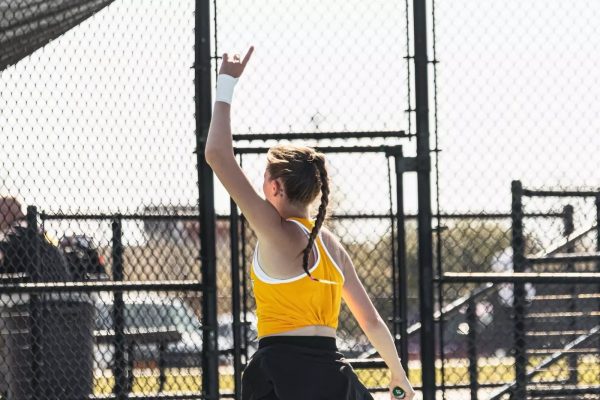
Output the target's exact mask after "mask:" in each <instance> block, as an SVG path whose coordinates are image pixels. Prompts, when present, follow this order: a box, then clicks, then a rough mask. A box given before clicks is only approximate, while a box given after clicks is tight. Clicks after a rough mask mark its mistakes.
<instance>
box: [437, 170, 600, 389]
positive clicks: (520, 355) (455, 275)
mask: <svg viewBox="0 0 600 400" xmlns="http://www.w3.org/2000/svg"><path fill="white" fill-rule="evenodd" d="M511 193H512V207H511V214H510V216H511V220H512V241H511V245H512V248H513V254H514V256H513V269H514V272H505V273H468V272H464V273H463V272H445V273H443V274H442V276H440V277H439V278H437V279H436V281H437V283H438V284H439V285H445V284H452V283H462V284H467V283H485V284H486V286H484V287H481V288H479V289H476V290H475V291H473V292H472V294H471V295H469V296H467V297H466V298H465V299H463V300H461V301H460V302H459V303H458V305H464V304H467V320H468V323H469V327H470V328H472V327H473V325H474V324H475V321H474V317H475V316H474V304H475V300H476V298H478V297H480V296H481V295H482V294H486V293H489V292H490V291H491V290H493V289H495V286H494V285H495V284H497V283H512V284H514V304H513V309H514V314H513V315H514V317H513V323H514V325H513V335H514V338H513V340H514V349H515V381H514V382H507V383H506V384H504V385H500V386H501V387H500V389H499V390H497V391H496V392H495V393H494V394H493V395H492V396H491V397H490V400H498V399H500V398H501V397H502V396H504V395H505V394H510V395H511V398H525V397H526V396H527V382H528V380H529V379H530V378H531V377H533V376H534V375H536V374H537V373H538V372H539V368H540V367H538V368H536V369H535V370H534V371H531V372H527V371H526V366H527V354H526V351H525V329H524V318H525V286H524V285H525V283H553V284H565V285H568V284H574V283H598V284H600V192H598V191H577V190H571V191H562V190H556V191H553V190H530V189H524V188H523V185H522V183H521V182H520V181H513V182H512V184H511ZM526 196H527V197H582V198H586V197H593V198H594V199H595V205H596V226H595V230H596V243H597V249H596V250H597V252H595V253H585V254H574V248H573V246H572V242H571V241H570V240H565V243H563V244H561V245H559V246H557V248H556V249H554V250H553V251H551V252H549V253H548V254H546V255H544V256H529V257H527V256H525V238H524V230H523V219H524V218H525V217H532V216H536V217H551V218H552V217H557V216H560V217H562V218H563V221H564V234H565V236H566V237H567V238H568V237H569V236H570V235H572V234H573V233H574V228H573V208H572V206H569V205H568V206H566V207H565V208H564V210H563V212H562V213H560V214H552V213H548V214H545V213H536V214H525V213H524V211H523V201H522V200H523V197H526ZM592 229H594V228H592ZM577 236H578V235H576V237H577ZM561 250H565V251H566V252H565V253H558V251H561ZM586 261H587V262H589V261H596V262H597V264H596V269H597V272H587V273H586V272H574V271H575V270H574V268H570V269H571V270H572V271H573V272H563V273H533V272H526V267H527V266H528V265H532V264H537V263H553V262H559V263H568V265H570V266H572V263H576V262H586ZM599 288H600V285H599ZM599 306H600V302H599ZM455 309H456V308H455V307H452V310H455ZM442 320H443V318H442ZM599 322H600V321H599ZM472 330H473V331H474V329H469V335H474V334H472V333H471V331H472ZM593 338H600V324H599V325H598V326H597V327H596V328H593V329H592V330H590V332H589V333H588V334H587V335H583V336H582V337H579V338H578V339H576V340H575V341H573V342H572V343H569V345H567V347H565V349H567V348H570V347H573V346H575V345H579V344H581V342H582V341H588V340H591V339H593ZM469 339H470V340H469V343H475V340H476V337H474V336H471V337H470V338H469ZM468 354H469V381H470V385H469V386H470V392H471V399H477V392H478V389H479V388H480V387H482V385H479V383H478V380H477V353H476V349H475V348H474V345H473V346H470V347H469V349H468ZM562 357H568V358H569V364H570V365H571V366H573V363H575V365H576V360H573V357H572V356H570V355H564V354H555V355H552V356H551V357H548V358H547V359H545V360H544V361H543V362H542V363H541V367H542V368H543V367H547V366H549V365H551V364H553V363H554V362H556V361H557V360H559V359H560V358H562ZM574 370H575V372H574V373H573V368H571V374H570V378H569V381H570V383H571V385H570V386H565V387H563V388H560V389H553V390H551V391H552V393H555V394H560V395H578V394H587V393H593V394H598V393H600V388H596V387H591V388H580V387H577V385H576V384H575V383H574V382H576V379H577V378H576V375H575V374H576V368H575V369H574ZM574 375H575V377H574ZM495 386H499V385H495ZM445 388H458V387H457V386H451V387H448V386H445ZM540 390H542V389H538V391H540Z"/></svg>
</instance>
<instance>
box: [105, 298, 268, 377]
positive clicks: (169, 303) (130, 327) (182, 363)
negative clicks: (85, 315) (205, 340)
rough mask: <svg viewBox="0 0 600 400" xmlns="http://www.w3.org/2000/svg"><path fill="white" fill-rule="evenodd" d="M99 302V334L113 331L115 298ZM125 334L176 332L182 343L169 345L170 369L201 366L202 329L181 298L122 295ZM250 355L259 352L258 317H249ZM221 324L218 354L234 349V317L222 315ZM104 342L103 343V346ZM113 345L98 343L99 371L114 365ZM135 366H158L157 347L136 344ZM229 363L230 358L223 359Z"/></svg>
mask: <svg viewBox="0 0 600 400" xmlns="http://www.w3.org/2000/svg"><path fill="white" fill-rule="evenodd" d="M95 298H96V311H97V314H96V327H95V330H96V333H97V334H99V333H100V332H107V331H112V330H113V328H114V322H113V312H114V303H113V299H114V297H113V294H112V293H102V294H100V295H98V296H97V297H95ZM123 303H124V313H123V314H124V323H125V332H127V333H139V332H144V331H145V330H150V331H159V330H160V331H171V332H173V331H176V332H177V333H179V335H180V339H179V340H178V341H176V342H170V343H167V344H166V346H165V351H164V353H163V361H164V366H165V367H167V368H191V367H200V366H201V361H202V359H201V355H202V329H201V322H200V320H199V319H198V317H197V316H196V314H195V313H194V310H193V309H192V308H191V307H190V306H189V305H188V304H187V303H186V302H185V301H184V300H183V299H182V298H180V297H174V296H169V295H167V294H164V293H159V292H138V291H134V292H126V293H124V294H123ZM247 321H248V322H249V324H248V329H249V332H248V333H249V339H250V340H249V347H248V352H249V355H251V354H254V352H255V351H256V349H257V343H256V339H255V338H256V315H255V314H254V313H250V312H249V313H248V316H247ZM217 323H218V329H217V331H218V339H217V340H218V347H219V350H227V349H232V348H233V324H232V318H231V315H221V316H219V317H218V319H217ZM100 342H102V343H100ZM114 353H115V350H114V345H113V344H112V343H110V342H108V343H107V342H106V341H98V340H97V344H96V346H95V350H94V363H95V368H97V369H108V368H111V367H112V365H113V363H114ZM132 356H133V362H134V364H138V365H139V364H140V363H141V364H148V365H156V364H157V363H158V359H159V347H158V343H144V344H139V343H138V344H135V345H134V347H133V351H132ZM221 362H222V363H226V362H227V356H226V355H223V356H222V357H221Z"/></svg>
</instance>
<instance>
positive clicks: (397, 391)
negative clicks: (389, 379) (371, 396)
mask: <svg viewBox="0 0 600 400" xmlns="http://www.w3.org/2000/svg"><path fill="white" fill-rule="evenodd" d="M392 396H394V398H395V399H403V398H405V397H406V392H405V391H404V389H402V388H401V387H400V386H394V388H393V389H392Z"/></svg>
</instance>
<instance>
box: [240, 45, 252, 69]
mask: <svg viewBox="0 0 600 400" xmlns="http://www.w3.org/2000/svg"><path fill="white" fill-rule="evenodd" d="M253 52H254V46H250V49H248V53H246V55H245V56H244V61H242V64H243V65H244V66H246V64H248V61H249V60H250V56H252V53H253Z"/></svg>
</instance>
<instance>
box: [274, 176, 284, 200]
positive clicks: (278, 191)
mask: <svg viewBox="0 0 600 400" xmlns="http://www.w3.org/2000/svg"><path fill="white" fill-rule="evenodd" d="M273 184H274V189H275V190H274V192H273V195H275V196H279V197H283V195H284V190H283V182H282V181H281V178H277V179H275V180H273Z"/></svg>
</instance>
